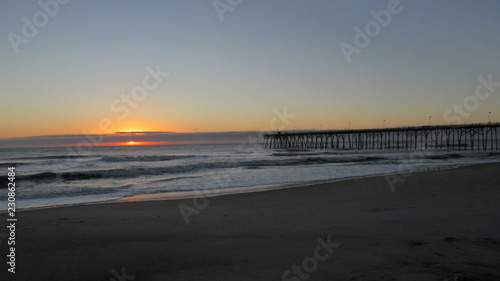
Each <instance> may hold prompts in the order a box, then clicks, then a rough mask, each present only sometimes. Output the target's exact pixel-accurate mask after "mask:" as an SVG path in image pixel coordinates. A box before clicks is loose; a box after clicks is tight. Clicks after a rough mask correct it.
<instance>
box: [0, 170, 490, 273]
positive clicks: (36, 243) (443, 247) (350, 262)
mask: <svg viewBox="0 0 500 281" xmlns="http://www.w3.org/2000/svg"><path fill="white" fill-rule="evenodd" d="M499 172H500V164H482V165H472V166H467V167H461V168H457V169H452V170H442V171H430V172H422V173H415V174H412V175H410V176H408V177H406V178H404V179H405V180H404V181H403V182H398V183H397V184H396V185H395V191H394V192H392V191H391V188H390V187H389V185H388V183H387V180H386V178H385V177H383V176H381V177H369V178H362V179H356V180H347V181H341V182H335V183H326V184H316V185H310V186H304V187H296V188H289V189H281V190H274V191H266V192H255V193H246V194H235V195H225V196H218V197H210V198H207V199H206V200H201V199H198V200H197V201H195V202H193V200H192V199H182V200H164V201H150V202H129V203H107V204H95V205H82V206H72V207H62V208H53V209H40V210H31V211H21V212H18V213H17V217H18V222H17V223H16V273H15V274H11V273H9V272H7V266H6V263H5V260H6V257H5V255H6V253H8V252H7V251H8V249H7V244H6V243H5V241H6V240H5V239H2V242H1V244H0V246H1V253H2V256H3V257H4V258H3V260H4V262H3V263H2V264H3V265H2V272H1V273H0V279H1V280H294V281H297V280H443V281H444V280H500V224H499V222H500V204H499V202H500V185H499V182H500V173H499ZM195 203H196V204H195ZM179 206H181V209H182V210H184V211H188V212H189V211H192V212H193V214H191V216H189V224H187V223H186V220H185V218H184V217H183V216H182V214H181V211H180V209H179ZM1 217H2V221H3V222H4V223H6V215H5V214H2V215H1ZM0 233H1V234H2V237H5V236H6V235H7V230H6V228H5V227H2V230H1V232H0Z"/></svg>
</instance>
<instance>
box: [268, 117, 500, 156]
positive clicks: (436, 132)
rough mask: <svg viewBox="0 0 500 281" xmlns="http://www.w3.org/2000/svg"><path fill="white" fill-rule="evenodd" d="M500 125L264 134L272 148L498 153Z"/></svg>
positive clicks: (269, 146)
mask: <svg viewBox="0 0 500 281" xmlns="http://www.w3.org/2000/svg"><path fill="white" fill-rule="evenodd" d="M499 128H500V123H484V124H467V125H441V126H419V127H397V128H383V129H352V130H351V129H349V130H327V131H300V132H290V131H284V132H277V133H272V134H265V135H264V140H263V144H262V145H263V147H265V148H272V149H351V150H387V149H402V150H415V149H456V150H484V151H486V150H499V140H498V131H499Z"/></svg>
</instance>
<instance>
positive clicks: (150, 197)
mask: <svg viewBox="0 0 500 281" xmlns="http://www.w3.org/2000/svg"><path fill="white" fill-rule="evenodd" d="M494 163H500V162H490V163H467V164H446V165H442V166H436V167H423V168H417V169H413V170H404V171H400V172H389V173H380V174H373V175H364V176H350V177H345V178H335V179H326V180H315V181H304V182H290V183H281V184H268V185H257V186H241V187H229V188H221V189H205V190H192V191H172V192H160V193H153V194H140V195H133V196H125V197H122V198H115V199H106V200H102V201H95V202H84V203H71V204H61V205H53V206H41V207H28V208H18V210H17V211H18V212H25V211H34V210H43V209H52V208H68V207H73V206H81V205H95V204H116V203H124V202H148V201H162V200H181V199H193V198H199V197H216V196H227V195H234V194H242V193H253V192H267V191H272V190H279V189H288V188H300V187H306V186H311V185H319V184H331V183H337V182H343V181H349V180H357V179H363V178H373V177H386V176H397V175H401V174H408V173H410V174H415V173H425V172H430V171H443V170H450V169H457V168H460V167H465V166H474V165H488V164H494ZM5 213H7V210H3V209H2V210H0V215H1V214H5Z"/></svg>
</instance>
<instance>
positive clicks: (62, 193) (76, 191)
mask: <svg viewBox="0 0 500 281" xmlns="http://www.w3.org/2000/svg"><path fill="white" fill-rule="evenodd" d="M132 186H133V185H132V184H127V185H123V186H117V187H108V188H97V187H95V186H85V187H77V188H75V187H67V188H58V189H56V190H53V191H48V190H44V193H42V194H39V193H37V194H31V195H30V194H23V195H22V198H23V200H26V199H40V198H59V197H76V196H85V195H104V194H113V193H117V192H120V191H123V190H127V189H129V188H131V187H132Z"/></svg>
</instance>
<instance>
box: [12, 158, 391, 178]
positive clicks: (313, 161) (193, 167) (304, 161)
mask: <svg viewBox="0 0 500 281" xmlns="http://www.w3.org/2000/svg"><path fill="white" fill-rule="evenodd" d="M384 159H386V158H383V157H369V156H368V157H364V156H363V157H361V156H358V157H343V158H340V157H337V158H325V157H304V158H292V159H276V160H245V161H234V162H231V161H225V162H206V163H197V164H189V165H174V166H166V167H147V168H142V167H141V168H134V169H123V168H120V169H106V170H88V171H78V172H64V173H54V172H44V173H36V174H32V175H24V176H21V177H19V180H32V181H58V180H67V181H72V180H89V179H104V178H133V177H140V176H156V175H162V174H179V173H188V172H193V171H198V170H213V169H228V168H250V169H252V168H256V167H270V166H297V165H321V164H335V163H352V162H356V163H359V162H369V161H379V160H384Z"/></svg>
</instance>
